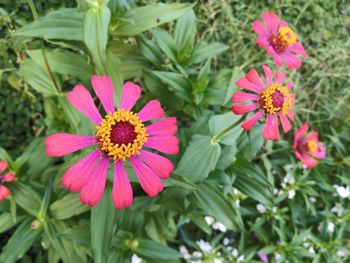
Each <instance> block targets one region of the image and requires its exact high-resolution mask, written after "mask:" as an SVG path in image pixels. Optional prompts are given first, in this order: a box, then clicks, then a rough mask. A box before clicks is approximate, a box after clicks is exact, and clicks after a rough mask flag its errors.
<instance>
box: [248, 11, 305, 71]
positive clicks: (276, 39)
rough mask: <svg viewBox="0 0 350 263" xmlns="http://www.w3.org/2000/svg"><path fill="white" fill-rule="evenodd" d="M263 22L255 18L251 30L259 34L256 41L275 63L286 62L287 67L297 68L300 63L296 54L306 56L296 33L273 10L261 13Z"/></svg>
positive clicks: (279, 64)
mask: <svg viewBox="0 0 350 263" xmlns="http://www.w3.org/2000/svg"><path fill="white" fill-rule="evenodd" d="M262 18H263V21H264V23H262V22H261V21H260V20H255V21H254V23H253V30H254V31H255V32H256V33H257V34H258V35H259V37H258V38H257V39H256V42H257V43H258V45H259V46H260V47H263V48H265V50H266V52H267V54H268V55H269V56H271V57H273V59H274V61H275V63H276V65H278V66H282V65H283V64H284V63H286V64H287V67H288V68H289V69H294V68H296V69H297V68H299V67H300V66H301V64H302V62H301V59H300V58H299V57H298V56H297V54H299V55H301V56H302V57H304V58H305V57H306V56H307V54H306V51H305V50H304V47H303V45H302V44H301V43H300V42H299V41H298V36H297V34H296V33H295V32H294V31H293V30H292V29H291V28H290V27H289V26H288V23H287V22H286V21H284V20H282V19H280V18H279V17H278V16H277V15H276V14H275V13H273V12H264V13H262Z"/></svg>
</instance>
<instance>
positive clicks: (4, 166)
mask: <svg viewBox="0 0 350 263" xmlns="http://www.w3.org/2000/svg"><path fill="white" fill-rule="evenodd" d="M8 165H9V164H8V163H7V162H6V161H4V160H1V161H0V174H1V173H2V172H3V171H5V170H6V169H7V167H8Z"/></svg>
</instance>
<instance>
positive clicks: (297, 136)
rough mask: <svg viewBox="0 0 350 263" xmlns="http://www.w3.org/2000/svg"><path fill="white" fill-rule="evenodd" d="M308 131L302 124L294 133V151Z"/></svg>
mask: <svg viewBox="0 0 350 263" xmlns="http://www.w3.org/2000/svg"><path fill="white" fill-rule="evenodd" d="M308 130H309V125H307V124H306V123H305V124H303V125H302V126H301V127H300V128H299V129H298V130H296V131H295V132H294V143H293V148H294V149H296V148H297V145H298V143H299V141H300V139H301V138H302V137H303V136H304V134H305V133H307V131H308Z"/></svg>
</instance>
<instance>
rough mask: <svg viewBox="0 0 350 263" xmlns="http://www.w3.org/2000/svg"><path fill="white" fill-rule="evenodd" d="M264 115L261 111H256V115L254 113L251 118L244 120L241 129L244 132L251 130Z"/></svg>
mask: <svg viewBox="0 0 350 263" xmlns="http://www.w3.org/2000/svg"><path fill="white" fill-rule="evenodd" d="M263 115H264V113H263V112H262V111H258V112H257V113H255V114H254V115H253V116H252V117H250V118H249V119H248V120H246V121H245V122H243V123H242V125H241V127H242V128H243V129H244V130H245V131H249V130H250V129H251V128H253V126H254V125H255V123H256V122H257V121H258V120H260V119H261V117H262V116H263Z"/></svg>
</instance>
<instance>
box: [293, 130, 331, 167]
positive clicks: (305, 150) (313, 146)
mask: <svg viewBox="0 0 350 263" xmlns="http://www.w3.org/2000/svg"><path fill="white" fill-rule="evenodd" d="M308 130H309V125H307V124H304V125H302V126H301V128H300V129H299V130H297V131H295V133H294V143H293V148H294V150H295V157H296V158H297V159H298V160H300V161H301V162H302V163H303V164H305V165H306V167H307V168H309V169H310V168H313V167H315V166H316V165H317V161H316V159H323V158H325V157H326V147H324V146H323V144H322V143H320V142H319V141H318V133H317V132H316V131H313V132H311V133H310V134H308V135H306V133H307V132H308Z"/></svg>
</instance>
